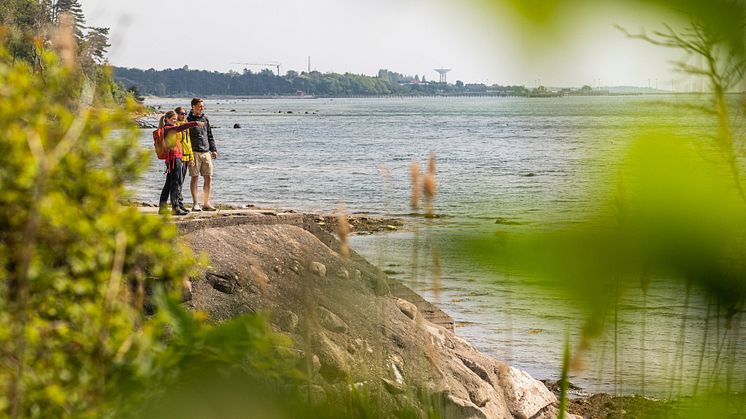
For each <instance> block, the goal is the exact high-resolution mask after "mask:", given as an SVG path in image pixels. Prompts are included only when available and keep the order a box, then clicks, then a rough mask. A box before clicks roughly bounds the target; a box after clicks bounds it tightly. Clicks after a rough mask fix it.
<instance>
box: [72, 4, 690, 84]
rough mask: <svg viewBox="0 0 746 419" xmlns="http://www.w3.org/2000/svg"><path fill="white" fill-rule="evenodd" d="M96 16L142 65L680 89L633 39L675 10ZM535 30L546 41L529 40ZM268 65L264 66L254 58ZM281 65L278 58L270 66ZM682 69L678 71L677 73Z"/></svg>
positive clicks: (191, 9)
mask: <svg viewBox="0 0 746 419" xmlns="http://www.w3.org/2000/svg"><path fill="white" fill-rule="evenodd" d="M81 3H82V5H83V9H84V12H85V15H86V17H87V20H88V22H87V23H88V25H92V26H106V27H110V28H111V43H112V47H111V48H110V52H109V58H110V62H111V63H112V64H114V65H117V66H124V67H137V68H143V69H147V68H155V69H164V68H180V67H183V66H184V65H187V66H189V68H191V69H205V70H218V71H228V70H236V71H241V70H242V69H243V67H244V66H243V65H240V64H233V63H235V62H246V63H269V62H279V63H281V71H282V73H283V74H284V73H285V72H286V71H287V70H289V69H292V70H296V71H304V70H306V69H307V66H308V57H309V56H310V57H311V69H312V70H318V71H321V72H338V73H344V72H351V73H357V74H367V75H375V74H376V73H377V72H378V70H379V69H381V68H386V69H389V70H392V71H397V72H400V73H405V74H409V75H414V74H418V75H420V76H422V75H425V76H426V77H427V79H428V80H433V79H437V77H438V75H437V73H436V72H435V71H434V70H433V69H435V68H441V67H445V68H450V69H452V71H451V72H450V73H449V74H448V81H449V82H455V81H456V80H462V81H464V82H467V83H469V82H481V83H488V84H493V83H497V84H503V85H505V84H521V85H526V86H528V87H534V86H535V85H537V84H543V85H547V86H580V85H583V84H589V85H593V86H598V85H636V86H651V87H656V85H658V87H660V88H662V89H670V88H671V85H672V80H673V82H674V83H675V85H676V87H677V88H678V87H679V85H681V86H683V85H684V84H685V83H686V81H684V80H682V79H680V76H677V75H674V74H673V73H671V71H670V67H671V66H670V65H669V64H668V62H667V61H668V60H670V59H675V58H678V55H677V54H675V53H674V52H672V51H668V50H665V49H662V48H660V47H654V46H650V45H647V44H645V43H643V42H642V41H637V40H631V39H628V38H626V37H625V36H624V35H623V34H622V33H621V32H620V31H619V30H617V29H615V28H614V27H613V24H615V23H618V24H622V25H623V26H625V27H627V28H629V29H631V30H633V31H637V30H640V29H641V28H646V29H657V28H660V27H661V22H663V21H666V20H665V19H664V18H663V17H662V16H657V15H656V14H655V13H652V14H651V13H647V12H645V13H643V12H642V11H640V10H624V9H613V8H608V7H607V8H605V9H603V10H602V9H598V10H586V11H584V13H580V14H579V13H578V12H577V11H575V10H574V11H572V12H571V13H572V19H571V17H570V16H568V15H569V13H570V12H568V13H567V14H565V15H562V14H558V15H557V16H552V18H551V20H552V22H553V23H554V24H556V25H557V26H558V27H559V28H561V30H557V28H549V27H548V26H547V25H544V26H536V27H531V26H529V27H527V26H526V25H516V24H515V20H516V17H515V16H514V15H511V14H510V13H500V12H495V11H492V10H487V9H484V8H478V7H475V6H474V5H473V4H474V3H470V2H467V1H450V2H449V1H444V0H377V1H372V0H317V1H311V0H280V1H268V0H244V1H241V0H212V1H209V2H208V1H196V0H181V1H152V0H151V1H145V0H129V1H114V2H112V1H110V0H108V1H105V0H81ZM528 35H534V36H535V39H534V40H535V41H536V40H537V39H538V41H536V42H530V41H528V40H527V39H528V38H530V36H528ZM248 68H249V69H251V70H252V71H260V70H261V69H262V67H261V66H249V67H248ZM272 69H273V70H274V68H272ZM677 77H679V78H677Z"/></svg>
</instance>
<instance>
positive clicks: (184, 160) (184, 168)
mask: <svg viewBox="0 0 746 419" xmlns="http://www.w3.org/2000/svg"><path fill="white" fill-rule="evenodd" d="M174 112H176V125H177V126H178V125H182V124H186V122H187V121H186V118H187V115H188V112H187V110H186V108H185V107H183V106H179V107H178V108H176V109H174ZM179 134H180V135H181V176H180V177H179V207H180V208H181V209H182V210H186V208H185V207H184V197H183V195H182V192H181V191H182V190H183V189H184V179H186V177H187V173H189V166H194V155H193V153H192V141H191V139H190V137H189V130H188V129H185V130H184V131H181V132H180V133H179Z"/></svg>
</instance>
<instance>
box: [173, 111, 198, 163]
mask: <svg viewBox="0 0 746 419" xmlns="http://www.w3.org/2000/svg"><path fill="white" fill-rule="evenodd" d="M186 122H187V121H186V119H185V120H183V121H176V125H181V124H186ZM177 135H180V136H181V161H192V160H193V159H194V153H193V152H192V139H191V138H190V137H189V130H188V129H185V130H184V131H181V132H179V133H177Z"/></svg>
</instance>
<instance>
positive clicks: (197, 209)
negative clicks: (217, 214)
mask: <svg viewBox="0 0 746 419" xmlns="http://www.w3.org/2000/svg"><path fill="white" fill-rule="evenodd" d="M192 211H202V207H200V206H199V204H197V203H194V204H193V205H192Z"/></svg>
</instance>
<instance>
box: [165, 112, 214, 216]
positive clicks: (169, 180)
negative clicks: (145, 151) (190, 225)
mask: <svg viewBox="0 0 746 419" xmlns="http://www.w3.org/2000/svg"><path fill="white" fill-rule="evenodd" d="M177 120H178V118H177V115H176V112H174V111H168V112H166V114H165V115H163V118H161V123H160V126H161V127H163V129H164V135H165V137H166V144H168V147H169V150H168V157H166V184H165V185H163V189H162V190H161V199H160V201H159V205H158V207H159V208H158V213H159V214H166V213H167V209H166V208H167V205H168V202H167V200H168V199H169V197H170V199H171V213H172V214H173V215H186V214H188V213H189V211H186V210H185V209H184V208H182V207H180V206H179V192H180V189H181V176H182V170H181V165H182V163H181V158H182V156H183V151H182V142H181V134H180V133H181V131H184V130H186V129H189V128H193V127H203V126H204V125H205V123H204V122H200V121H194V122H187V123H184V124H181V125H176V122H177Z"/></svg>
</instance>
